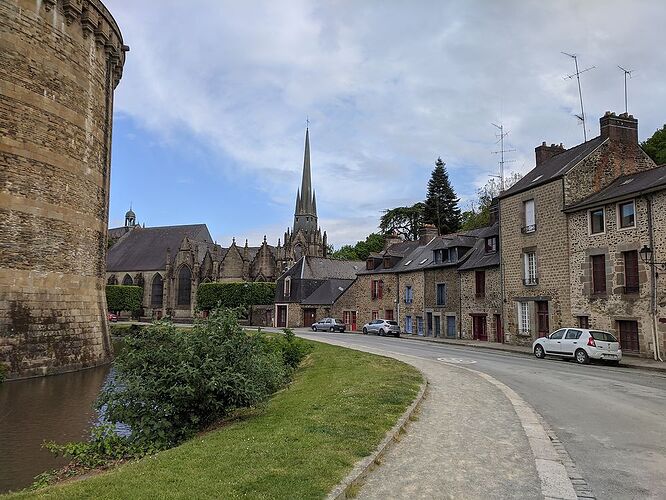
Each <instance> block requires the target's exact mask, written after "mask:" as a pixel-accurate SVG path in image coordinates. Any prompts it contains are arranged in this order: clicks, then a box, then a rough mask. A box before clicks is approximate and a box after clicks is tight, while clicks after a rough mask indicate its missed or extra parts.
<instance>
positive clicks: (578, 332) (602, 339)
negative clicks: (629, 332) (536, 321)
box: [532, 328, 622, 364]
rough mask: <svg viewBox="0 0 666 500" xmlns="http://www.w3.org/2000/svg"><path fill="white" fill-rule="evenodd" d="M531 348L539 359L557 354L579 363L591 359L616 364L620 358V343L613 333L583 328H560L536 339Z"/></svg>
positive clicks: (585, 362) (587, 361)
mask: <svg viewBox="0 0 666 500" xmlns="http://www.w3.org/2000/svg"><path fill="white" fill-rule="evenodd" d="M532 349H533V351H534V355H535V356H536V357H537V358H539V359H542V358H545V357H546V356H558V357H561V358H566V359H568V358H574V359H575V360H576V362H577V363H580V364H587V363H589V362H590V360H591V359H600V360H604V361H610V362H611V363H613V364H618V363H619V362H620V360H621V359H622V349H621V348H620V343H619V342H618V340H617V339H616V338H615V336H613V334H611V333H608V332H602V331H599V330H586V329H584V328H560V329H559V330H557V331H555V332H553V333H551V334H550V335H548V336H547V337H541V338H539V339H536V340H535V341H534V343H533V344H532Z"/></svg>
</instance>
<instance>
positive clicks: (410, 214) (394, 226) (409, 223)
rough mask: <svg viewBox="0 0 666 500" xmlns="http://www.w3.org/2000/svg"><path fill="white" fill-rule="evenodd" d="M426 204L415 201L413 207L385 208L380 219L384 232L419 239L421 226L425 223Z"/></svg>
mask: <svg viewBox="0 0 666 500" xmlns="http://www.w3.org/2000/svg"><path fill="white" fill-rule="evenodd" d="M424 208H425V204H424V203H422V202H418V203H415V204H414V205H412V206H411V207H396V208H391V209H388V210H384V215H382V218H381V219H380V221H379V229H380V230H381V232H382V234H384V235H389V234H399V235H401V236H402V237H403V238H404V239H406V240H417V239H418V238H419V228H420V227H421V226H422V225H423V210H424Z"/></svg>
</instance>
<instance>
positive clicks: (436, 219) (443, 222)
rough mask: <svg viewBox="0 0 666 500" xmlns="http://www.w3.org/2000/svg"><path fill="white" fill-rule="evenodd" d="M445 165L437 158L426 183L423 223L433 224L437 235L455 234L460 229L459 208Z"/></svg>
mask: <svg viewBox="0 0 666 500" xmlns="http://www.w3.org/2000/svg"><path fill="white" fill-rule="evenodd" d="M445 165H446V164H445V163H444V162H443V161H442V159H441V158H437V162H436V163H435V169H434V170H433V171H432V175H431V176H430V180H429V181H428V193H427V195H426V200H425V209H424V213H423V215H424V217H423V222H424V223H426V224H434V225H435V226H436V227H437V230H438V231H439V234H447V233H455V232H456V231H457V230H458V229H459V228H460V218H461V215H460V208H458V202H459V201H460V200H459V199H458V198H457V197H456V193H455V191H453V187H451V182H450V181H449V174H448V173H447V172H446V168H445Z"/></svg>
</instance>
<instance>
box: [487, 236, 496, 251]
mask: <svg viewBox="0 0 666 500" xmlns="http://www.w3.org/2000/svg"><path fill="white" fill-rule="evenodd" d="M495 252H497V236H491V237H490V238H486V253H495Z"/></svg>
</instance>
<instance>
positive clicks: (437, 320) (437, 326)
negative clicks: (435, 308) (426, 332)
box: [435, 316, 442, 337]
mask: <svg viewBox="0 0 666 500" xmlns="http://www.w3.org/2000/svg"><path fill="white" fill-rule="evenodd" d="M440 321H441V317H440V316H435V337H440V336H441V334H442V325H441V323H440Z"/></svg>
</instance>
